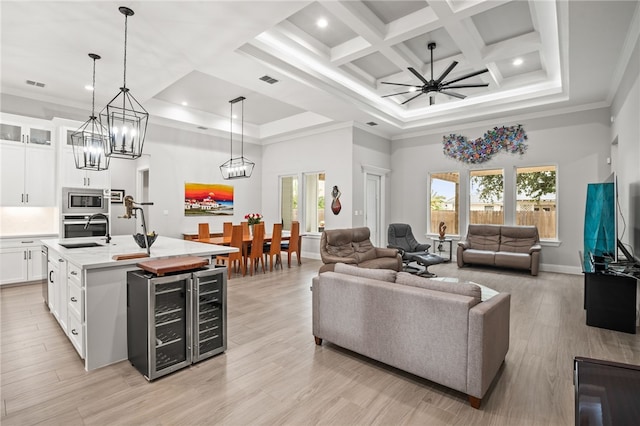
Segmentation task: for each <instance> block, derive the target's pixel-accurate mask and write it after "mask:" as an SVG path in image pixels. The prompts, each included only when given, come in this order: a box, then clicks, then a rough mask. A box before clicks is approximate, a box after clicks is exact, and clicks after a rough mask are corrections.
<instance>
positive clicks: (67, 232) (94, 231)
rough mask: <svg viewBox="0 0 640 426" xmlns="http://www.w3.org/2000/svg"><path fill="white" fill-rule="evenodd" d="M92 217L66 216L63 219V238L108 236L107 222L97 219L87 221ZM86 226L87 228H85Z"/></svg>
mask: <svg viewBox="0 0 640 426" xmlns="http://www.w3.org/2000/svg"><path fill="white" fill-rule="evenodd" d="M90 217H91V215H89V214H88V215H84V214H83V215H64V216H63V217H62V238H77V237H104V236H105V235H107V221H106V220H105V219H104V218H100V217H97V218H95V219H92V220H91V223H89V226H86V225H87V221H88V220H89V218H90ZM85 226H86V228H85Z"/></svg>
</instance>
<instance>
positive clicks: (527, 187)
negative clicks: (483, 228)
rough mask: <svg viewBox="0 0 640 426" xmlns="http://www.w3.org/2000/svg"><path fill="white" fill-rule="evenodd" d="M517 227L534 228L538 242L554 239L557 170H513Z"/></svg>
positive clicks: (524, 168)
mask: <svg viewBox="0 0 640 426" xmlns="http://www.w3.org/2000/svg"><path fill="white" fill-rule="evenodd" d="M516 225H535V226H537V227H538V233H539V234H540V238H557V232H556V229H557V228H556V166H538V167H518V168H516Z"/></svg>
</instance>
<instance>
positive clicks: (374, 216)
mask: <svg viewBox="0 0 640 426" xmlns="http://www.w3.org/2000/svg"><path fill="white" fill-rule="evenodd" d="M366 184H367V189H366V192H365V197H366V199H365V211H364V214H365V218H364V219H365V225H366V226H367V227H368V228H369V229H370V230H371V242H372V243H373V245H374V246H376V247H380V246H381V242H380V235H381V229H380V209H381V206H380V200H381V194H380V186H381V185H380V176H377V175H372V174H367V183H366Z"/></svg>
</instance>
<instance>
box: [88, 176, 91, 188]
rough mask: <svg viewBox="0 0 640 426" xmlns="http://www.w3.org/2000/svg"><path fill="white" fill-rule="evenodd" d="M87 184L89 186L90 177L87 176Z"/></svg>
mask: <svg viewBox="0 0 640 426" xmlns="http://www.w3.org/2000/svg"><path fill="white" fill-rule="evenodd" d="M87 186H91V178H90V177H88V178H87Z"/></svg>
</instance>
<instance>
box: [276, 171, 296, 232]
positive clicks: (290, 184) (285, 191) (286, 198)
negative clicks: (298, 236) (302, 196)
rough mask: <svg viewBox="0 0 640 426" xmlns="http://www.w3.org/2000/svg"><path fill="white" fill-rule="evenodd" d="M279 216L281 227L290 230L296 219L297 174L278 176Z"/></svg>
mask: <svg viewBox="0 0 640 426" xmlns="http://www.w3.org/2000/svg"><path fill="white" fill-rule="evenodd" d="M280 217H281V218H282V229H284V230H287V231H290V230H291V222H293V221H297V220H299V219H298V176H281V177H280Z"/></svg>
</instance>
